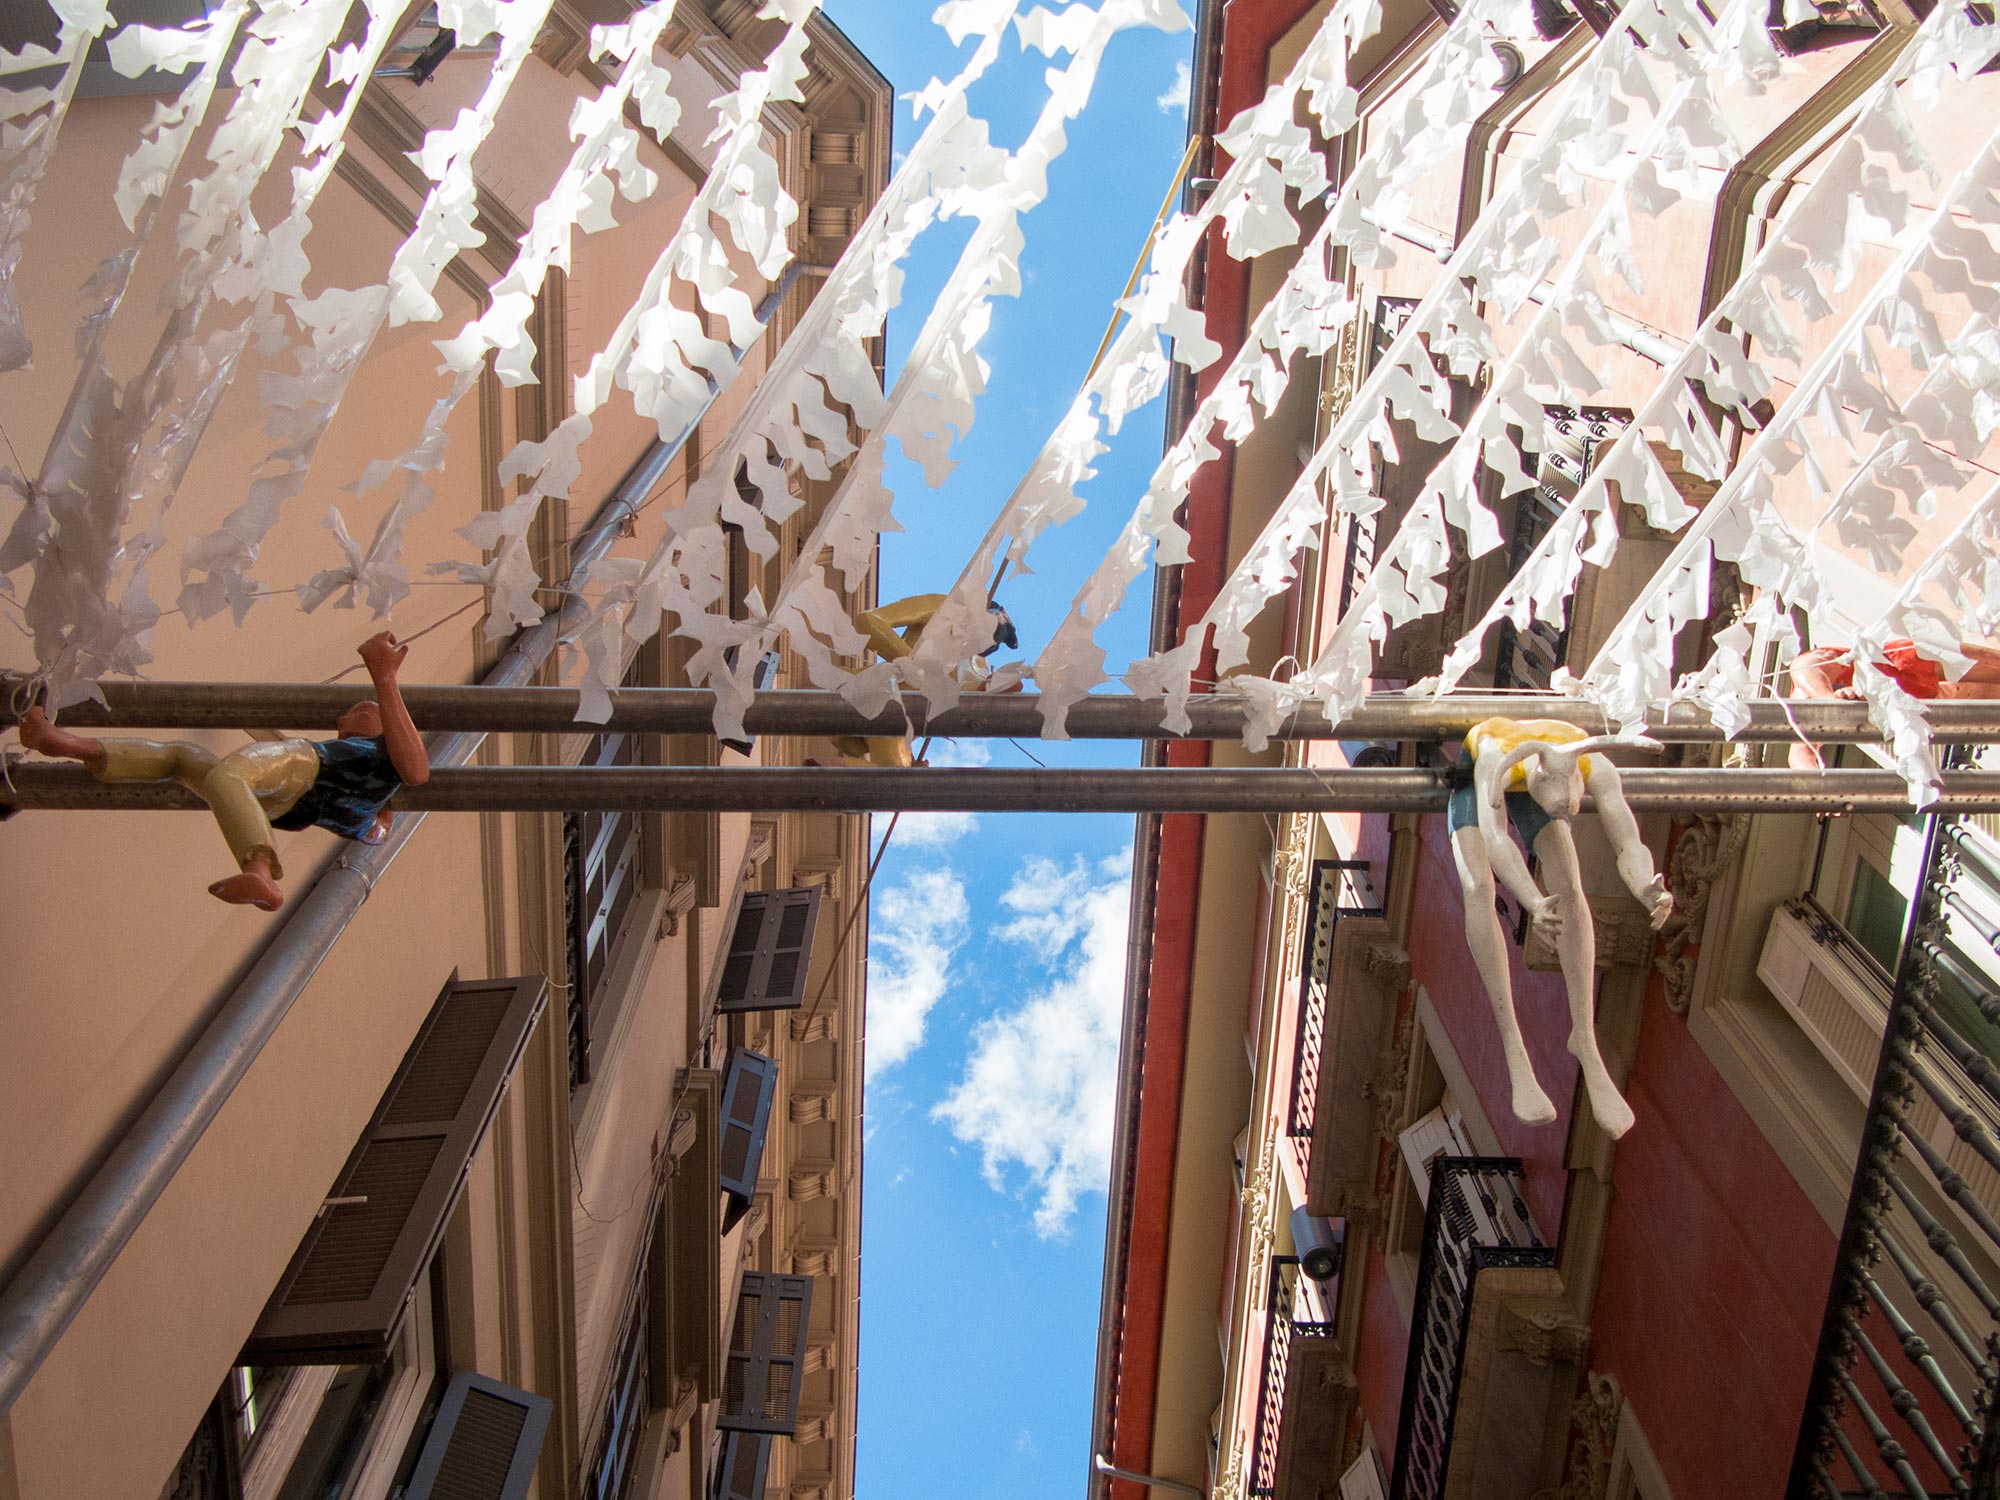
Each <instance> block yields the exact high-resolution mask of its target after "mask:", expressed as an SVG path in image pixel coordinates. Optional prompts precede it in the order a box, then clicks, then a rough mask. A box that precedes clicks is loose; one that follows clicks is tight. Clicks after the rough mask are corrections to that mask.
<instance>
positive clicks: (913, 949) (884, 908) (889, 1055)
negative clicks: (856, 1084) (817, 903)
mask: <svg viewBox="0 0 2000 1500" xmlns="http://www.w3.org/2000/svg"><path fill="white" fill-rule="evenodd" d="M968 915H969V912H968V909H967V907H966V904H965V884H964V882H963V881H961V880H960V879H959V878H958V874H957V872H956V871H954V870H952V869H950V868H948V867H947V868H945V869H940V870H917V871H915V872H913V873H912V874H911V875H910V877H909V879H907V880H905V881H904V882H903V883H902V884H901V885H898V886H895V887H893V888H892V889H890V890H888V891H885V892H883V893H882V894H881V895H880V896H879V897H878V898H877V899H876V901H875V903H874V910H873V913H872V921H871V923H870V926H871V929H872V930H871V931H870V933H869V936H868V1076H869V1077H870V1078H873V1077H874V1076H875V1075H876V1074H877V1073H879V1072H881V1071H882V1070H883V1069H885V1068H892V1067H894V1066H895V1065H896V1064H897V1063H899V1062H901V1061H902V1060H903V1059H904V1058H906V1057H908V1056H909V1055H910V1054H911V1053H912V1052H914V1051H916V1050H917V1048H919V1047H921V1046H922V1045H923V1043H924V1020H925V1017H927V1016H929V1015H930V1012H931V1007H932V1006H934V1005H936V1004H937V1003H938V1001H939V1000H941V999H943V998H944V991H945V980H946V976H947V974H948V972H949V970H950V968H951V959H952V955H953V954H955V953H957V952H958V950H959V949H960V948H961V947H963V946H964V943H965V932H966V919H967V917H968Z"/></svg>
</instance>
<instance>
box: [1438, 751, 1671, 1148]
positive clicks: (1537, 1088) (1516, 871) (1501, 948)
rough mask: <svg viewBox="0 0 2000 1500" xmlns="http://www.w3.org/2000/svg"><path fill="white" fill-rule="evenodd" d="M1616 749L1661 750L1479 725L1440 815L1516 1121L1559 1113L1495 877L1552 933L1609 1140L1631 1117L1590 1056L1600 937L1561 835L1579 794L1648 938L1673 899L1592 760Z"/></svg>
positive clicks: (1595, 1105)
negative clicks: (1536, 871)
mask: <svg viewBox="0 0 2000 1500" xmlns="http://www.w3.org/2000/svg"><path fill="white" fill-rule="evenodd" d="M1621 744H1622V745H1634V744H1637V745H1640V746H1642V747H1645V748H1651V749H1658V748H1660V747H1659V746H1657V745H1655V744H1653V743H1652V742H1651V741H1647V740H1637V741H1635V740H1629V739H1627V740H1616V739H1611V738H1607V737H1592V736H1589V735H1587V734H1586V733H1585V731H1583V730H1582V729H1579V728H1578V727H1577V726H1576V725H1574V724H1570V723H1567V722H1565V721H1563V720H1561V719H1523V720H1515V719H1503V718H1494V719H1484V720H1481V721H1480V722H1479V723H1477V724H1475V725H1473V726H1472V729H1471V731H1470V732H1469V733H1468V734H1467V735H1466V737H1465V748H1466V751H1467V753H1468V754H1469V755H1470V756H1471V759H1472V776H1471V780H1470V782H1469V783H1468V784H1466V785H1463V786H1460V787H1458V788H1457V789H1456V790H1455V791H1453V793H1452V797H1451V804H1450V807H1449V810H1448V812H1447V814H1446V826H1447V827H1448V828H1449V829H1450V831H1451V847H1452V854H1453V857H1454V858H1455V859H1456V861H1457V864H1458V878H1459V883H1460V884H1461V885H1462V886H1463V887H1464V890H1465V939H1466V943H1467V946H1469V947H1470V948H1471V949H1472V961H1473V963H1474V964H1476V965H1477V966H1478V968H1479V975H1480V978H1481V979H1482V980H1484V981H1485V984H1486V994H1487V998H1488V999H1489V1000H1491V1001H1492V1004H1493V1019H1494V1021H1495V1022H1496V1023H1497V1024H1498V1026H1499V1028H1500V1041H1501V1045H1502V1047H1503V1048H1504V1049H1505V1052H1506V1056H1507V1076H1508V1079H1509V1080H1510V1082H1511V1083H1512V1085H1513V1107H1514V1113H1515V1115H1516V1116H1517V1117H1519V1118H1520V1119H1521V1120H1523V1121H1524V1122H1526V1123H1527V1124H1530V1125H1542V1124H1546V1123H1547V1122H1549V1121H1550V1120H1553V1119H1554V1118H1555V1117H1556V1110H1555V1106H1554V1105H1553V1104H1551V1103H1550V1102H1549V1096H1548V1095H1547V1094H1545V1093H1544V1092H1543V1091H1542V1087H1541V1085H1540V1084H1539V1083H1538V1082H1536V1080H1535V1071H1534V1066H1533V1064H1532V1063H1531V1062H1530V1061H1529V1060H1528V1049H1527V1047H1526V1045H1525V1044H1524V1043H1523V1042H1522V1040H1521V1027H1520V1023H1519V1021H1518V1020H1517V1019H1516V1018H1515V1014H1514V990H1513V982H1512V978H1511V975H1510V970H1509V955H1508V945H1507V937H1506V934H1505V933H1504V932H1503V931H1502V930H1501V926H1500V916H1499V913H1498V911H1496V910H1495V908H1494V900H1493V877H1494V876H1495V874H1498V875H1499V877H1500V880H1501V883H1502V884H1504V885H1505V886H1506V887H1507V889H1508V890H1509V891H1511V892H1513V894H1514V896H1515V898H1516V899H1517V900H1519V901H1520V902H1521V904H1522V905H1523V906H1524V907H1525V908H1526V909H1527V910H1528V911H1529V913H1530V914H1531V915H1532V916H1533V917H1534V920H1535V921H1536V922H1539V923H1546V924H1550V925H1552V926H1553V927H1554V929H1555V946H1556V952H1557V954H1558V956H1559V957H1560V959H1561V962H1562V976H1563V985H1564V987H1565V988H1566V989H1567V990H1568V992H1569V1016H1570V1031H1569V1050H1570V1052H1571V1054H1572V1055H1573V1056H1574V1057H1575V1058H1576V1060H1577V1063H1578V1064H1579V1065H1580V1066H1581V1068H1582V1070H1583V1086H1584V1091H1585V1092H1586V1093H1587V1094H1588V1095H1589V1096H1590V1107H1591V1111H1592V1113H1594V1114H1595V1115H1596V1116H1597V1121H1598V1123H1599V1124H1600V1125H1602V1126H1603V1127H1604V1128H1605V1129H1606V1130H1608V1131H1609V1132H1610V1133H1611V1134H1612V1135H1613V1136H1621V1135H1623V1134H1624V1133H1625V1132H1626V1131H1628V1130H1630V1129H1631V1128H1632V1119H1633V1116H1632V1107H1631V1106H1630V1105H1629V1104H1627V1103H1626V1102H1625V1099H1624V1097H1623V1096H1622V1095H1621V1094H1620V1093H1619V1092H1618V1086H1617V1085H1616V1084H1614V1083H1613V1082H1612V1081H1611V1075H1610V1074H1609V1073H1608V1072H1606V1071H1605V1067H1604V1059H1603V1058H1602V1057H1601V1056H1600V1055H1599V1053H1598V1050H1597V1024H1596V1016H1595V1003H1594V1002H1595V995H1596V988H1597V933H1596V930H1595V928H1594V927H1593V926H1592V924H1591V917H1590V905H1589V901H1588V899H1587V898H1586V896H1585V895H1584V890H1583V873H1582V870H1581V868H1580V867H1579V865H1578V862H1577V854H1576V840H1575V839H1574V837H1573V836H1572V835H1571V833H1570V826H1569V820H1570V819H1571V818H1573V817H1575V816H1576V814H1577V811H1578V809H1579V808H1580V807H1581V806H1582V805H1583V793H1584V789H1585V788H1586V787H1588V788H1589V790H1590V794H1591V797H1592V798H1593V799H1594V801H1595V803H1596V806H1597V815H1598V818H1599V820H1600V821H1601V822H1602V823H1603V825H1604V832H1605V834H1606V836H1607V837H1608V838H1609V839H1610V841H1611V847H1612V850H1613V852H1614V853H1615V854H1616V856H1617V860H1618V873H1619V875H1620V876H1621V877H1622V878H1623V879H1624V881H1625V884H1626V885H1627V886H1628V887H1630V888H1631V891H1632V894H1633V895H1634V896H1636V897H1638V899H1639V901H1640V904H1642V905H1643V906H1644V907H1645V908H1646V910H1647V912H1648V914H1649V916H1650V917H1651V920H1652V925H1653V928H1654V930H1655V931H1657V930H1658V929H1659V926H1660V924H1661V923H1662V922H1664V921H1666V919H1667V917H1668V915H1669V914H1670V913H1671V912H1672V911H1673V909H1674V898H1673V897H1672V896H1670V895H1668V894H1667V889H1666V882H1665V881H1663V880H1662V879H1661V878H1660V876H1659V874H1658V873H1657V872H1656V871H1655V870H1654V868H1653V857H1652V855H1651V854H1650V853H1649V852H1648V851H1647V849H1646V846H1645V844H1644V843H1643V842H1642V841H1641V840H1640V837H1639V824H1638V821H1637V820H1636V819H1635V818H1634V817H1633V816H1632V809H1631V808H1630V807H1629V806H1628V805H1627V804H1626V801H1625V794H1624V789H1623V787H1622V785H1621V784H1620V782H1619V778H1618V768H1617V767H1616V766H1614V765H1612V764H1611V762H1610V761H1608V760H1606V759H1605V758H1604V757H1603V756H1602V755H1600V754H1595V753H1593V752H1595V751H1601V750H1605V749H1609V748H1610V747H1611V746H1613V745H1621ZM1503 799H1504V801H1503ZM1509 824H1511V825H1512V826H1513V828H1514V830H1515V831H1516V832H1518V833H1519V834H1520V835H1521V841H1522V843H1524V844H1526V845H1527V847H1528V849H1529V850H1530V851H1531V852H1532V853H1533V854H1534V856H1535V858H1536V859H1537V860H1539V861H1540V862H1541V868H1542V873H1543V876H1544V877H1545V878H1546V879H1547V881H1548V883H1549V890H1548V891H1546V892H1545V891H1543V890H1542V889H1541V888H1540V887H1539V886H1537V885H1536V884H1535V878H1534V876H1533V875H1532V874H1530V873H1529V870H1528V864H1527V861H1526V860H1525V859H1524V858H1522V855H1521V850H1520V848H1519V847H1518V846H1517V845H1516V844H1515V843H1514V840H1513V838H1512V837H1511V836H1510V835H1509V832H1508V825H1509Z"/></svg>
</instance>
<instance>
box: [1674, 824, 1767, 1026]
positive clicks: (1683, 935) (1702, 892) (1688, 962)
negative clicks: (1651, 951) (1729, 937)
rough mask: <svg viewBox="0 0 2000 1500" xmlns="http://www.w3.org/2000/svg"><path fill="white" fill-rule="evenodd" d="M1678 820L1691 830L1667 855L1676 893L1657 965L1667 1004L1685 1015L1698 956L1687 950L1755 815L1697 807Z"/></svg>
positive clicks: (1705, 917)
mask: <svg viewBox="0 0 2000 1500" xmlns="http://www.w3.org/2000/svg"><path fill="white" fill-rule="evenodd" d="M1675 821H1676V822H1679V823H1681V824H1683V825H1684V827H1685V830H1686V831H1685V832H1683V833H1682V834H1681V838H1680V842H1679V843H1677V844H1675V845H1674V852H1673V855H1672V856H1671V857H1670V858H1669V859H1668V860H1667V889H1668V890H1669V891H1670V892H1672V894H1673V898H1674V910H1673V915H1672V916H1670V917H1668V918H1667V921H1666V925H1665V926H1663V927H1662V928H1661V929H1660V940H1661V947H1660V953H1659V956H1658V957H1657V958H1655V959H1654V960H1653V967H1654V968H1656V969H1658V970H1659V971H1660V975H1661V977H1662V978H1663V979H1664V980H1665V981H1666V989H1667V1004H1668V1005H1669V1006H1671V1007H1672V1008H1673V1011H1674V1014H1676V1015H1681V1016H1684V1015H1686V1014H1687V1011H1688V1002H1689V1001H1690V1000H1691V999H1692V998H1693V994H1694V966H1695V956H1694V955H1693V954H1692V953H1689V952H1688V951H1687V948H1688V945H1689V944H1690V943H1692V942H1694V940H1695V939H1696V937H1697V936H1699V934H1700V932H1701V928H1702V924H1703V922H1704V921H1706V920H1707V917H1708V898H1709V896H1710V894H1711V893H1712V892H1713V891H1714V889H1715V883H1716V881H1718V880H1720V879H1721V878H1722V876H1723V874H1724V872H1725V871H1727V870H1728V869H1729V867H1730V866H1731V865H1733V864H1734V863H1735V862H1736V859H1737V857H1738V856H1739V855H1741V854H1742V852H1743V845H1744V842H1745V841H1746V840H1747V839H1748V838H1749V837H1750V819H1749V818H1748V817H1746V816H1745V815H1744V814H1742V813H1721V814H1714V813H1697V814H1696V815H1695V816H1694V817H1693V818H1691V819H1687V818H1677V819H1676V820H1675Z"/></svg>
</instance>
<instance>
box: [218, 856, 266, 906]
mask: <svg viewBox="0 0 2000 1500" xmlns="http://www.w3.org/2000/svg"><path fill="white" fill-rule="evenodd" d="M208 893H209V895H211V896H213V897H215V898H216V899H217V900H218V901H227V902H228V903H229V904H230V905H231V906H255V907H258V908H260V909H261V910H264V911H276V910H277V909H278V908H279V907H281V906H283V905H284V904H285V893H284V892H283V891H281V890H279V889H278V882H277V881H275V880H273V879H272V878H271V867H270V865H269V863H268V862H266V861H265V860H262V859H252V860H251V861H250V863H249V864H247V865H245V866H244V867H243V872H242V873H241V874H240V875H231V876H230V877H229V878H228V879H227V880H218V881H216V882H215V884H214V885H212V886H210V887H209V888H208Z"/></svg>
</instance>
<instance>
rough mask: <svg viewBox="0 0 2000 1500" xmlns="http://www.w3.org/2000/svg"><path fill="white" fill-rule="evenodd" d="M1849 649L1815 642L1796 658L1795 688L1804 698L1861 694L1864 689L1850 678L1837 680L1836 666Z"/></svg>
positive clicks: (1793, 665)
mask: <svg viewBox="0 0 2000 1500" xmlns="http://www.w3.org/2000/svg"><path fill="white" fill-rule="evenodd" d="M1846 656H1847V653H1846V652H1845V651H1843V650H1840V649H1838V648H1837V647H1833V646H1815V647H1813V648H1812V649H1811V650H1810V651H1801V652H1800V653H1799V654H1798V655H1797V656H1795V657H1793V658H1792V669H1791V671H1792V691H1793V692H1794V693H1796V694H1798V695H1799V696H1800V697H1801V698H1849V699H1853V698H1859V697H1860V696H1861V694H1860V691H1859V690H1858V689H1856V688H1855V687H1854V685H1853V684H1852V683H1851V682H1849V683H1845V684H1841V683H1836V682H1835V681H1834V677H1833V674H1834V669H1835V668H1836V667H1837V666H1839V665H1840V663H1841V662H1842V661H1843V660H1844V659H1845V658H1846Z"/></svg>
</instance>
